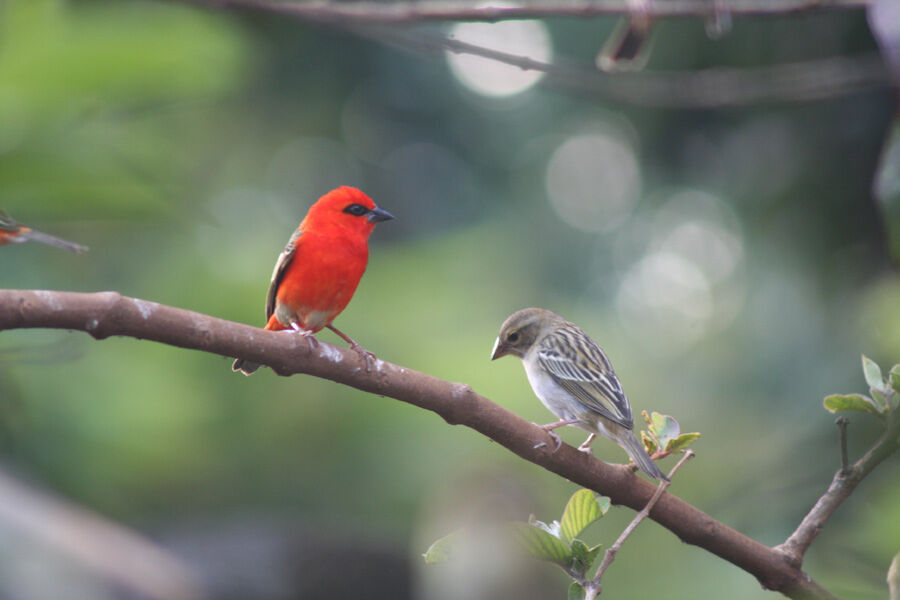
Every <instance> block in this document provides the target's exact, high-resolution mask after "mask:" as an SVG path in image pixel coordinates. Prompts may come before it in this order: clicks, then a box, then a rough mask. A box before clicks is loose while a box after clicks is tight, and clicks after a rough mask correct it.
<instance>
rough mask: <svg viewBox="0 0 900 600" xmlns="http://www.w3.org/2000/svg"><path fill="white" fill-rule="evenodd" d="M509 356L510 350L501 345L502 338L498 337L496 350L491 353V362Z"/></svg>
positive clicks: (495, 342) (495, 343)
mask: <svg viewBox="0 0 900 600" xmlns="http://www.w3.org/2000/svg"><path fill="white" fill-rule="evenodd" d="M507 354H509V350H507V349H506V346H504V345H503V344H501V343H500V338H499V337H498V338H497V339H496V341H494V349H493V351H491V360H497V359H498V358H500V357H501V356H506V355H507Z"/></svg>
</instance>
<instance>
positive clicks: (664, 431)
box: [650, 412, 681, 441]
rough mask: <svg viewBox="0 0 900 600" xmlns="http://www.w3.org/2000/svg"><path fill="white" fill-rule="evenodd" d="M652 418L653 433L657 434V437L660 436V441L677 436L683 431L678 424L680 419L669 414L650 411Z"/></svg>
mask: <svg viewBox="0 0 900 600" xmlns="http://www.w3.org/2000/svg"><path fill="white" fill-rule="evenodd" d="M650 420H651V421H652V425H651V427H652V429H653V433H655V434H656V437H658V438H659V440H660V441H662V440H663V439H671V438H674V437H676V436H677V435H678V434H679V432H680V431H681V427H680V426H679V425H678V421H676V420H675V419H674V418H672V417H670V416H669V415H663V414H660V413H658V412H652V413H650Z"/></svg>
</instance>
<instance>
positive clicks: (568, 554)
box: [512, 523, 573, 569]
mask: <svg viewBox="0 0 900 600" xmlns="http://www.w3.org/2000/svg"><path fill="white" fill-rule="evenodd" d="M512 527H513V534H514V536H515V539H516V541H517V542H518V543H519V545H520V546H521V547H522V548H524V549H525V551H526V552H528V553H529V554H531V555H532V556H534V557H536V558H539V559H541V560H546V561H550V562H552V563H556V564H557V565H559V566H561V567H562V568H564V569H565V568H568V567H569V565H570V564H571V563H572V558H573V555H572V551H571V550H570V549H569V547H568V546H567V545H566V544H565V543H564V542H563V541H562V540H560V539H559V538H558V537H555V536H552V535H550V534H549V533H547V532H546V531H544V530H543V529H541V528H539V527H535V526H534V525H529V524H528V523H512Z"/></svg>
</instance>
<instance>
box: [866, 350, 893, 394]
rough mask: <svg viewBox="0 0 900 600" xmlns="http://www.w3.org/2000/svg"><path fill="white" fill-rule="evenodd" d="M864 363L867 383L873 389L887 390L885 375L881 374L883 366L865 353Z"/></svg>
mask: <svg viewBox="0 0 900 600" xmlns="http://www.w3.org/2000/svg"><path fill="white" fill-rule="evenodd" d="M862 365H863V373H864V374H865V376H866V383H868V384H869V387H870V388H871V389H873V390H878V391H879V392H884V391H887V390H886V386H885V382H884V376H883V375H882V374H881V367H879V366H878V363H876V362H875V361H874V360H872V359H871V358H869V357H868V356H866V355H865V354H863V355H862Z"/></svg>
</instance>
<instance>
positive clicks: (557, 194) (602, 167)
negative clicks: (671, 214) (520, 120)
mask: <svg viewBox="0 0 900 600" xmlns="http://www.w3.org/2000/svg"><path fill="white" fill-rule="evenodd" d="M607 129H608V128H607ZM545 184H546V188H547V196H548V198H549V200H550V204H551V205H552V206H553V209H554V210H555V211H556V213H557V215H559V217H560V218H561V219H562V220H563V221H565V222H566V223H568V224H569V225H571V226H572V227H575V228H577V229H582V230H585V231H591V232H604V231H609V230H611V229H614V228H615V227H617V226H618V225H620V224H621V223H622V222H623V221H624V220H625V218H626V217H628V215H629V214H631V211H632V210H633V208H634V205H635V203H636V202H637V199H638V196H639V195H640V190H641V181H640V169H639V167H638V162H637V158H636V157H635V153H634V149H633V148H632V145H631V144H630V142H628V141H627V140H626V139H625V137H624V136H620V135H618V134H616V133H615V132H612V131H608V132H605V131H601V132H598V133H590V134H582V135H578V136H575V137H571V138H569V139H568V140H566V141H565V142H563V143H562V144H561V145H560V146H559V147H558V148H557V149H556V150H555V151H554V152H553V155H552V156H551V157H550V160H549V162H548V164H547V172H546V176H545Z"/></svg>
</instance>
